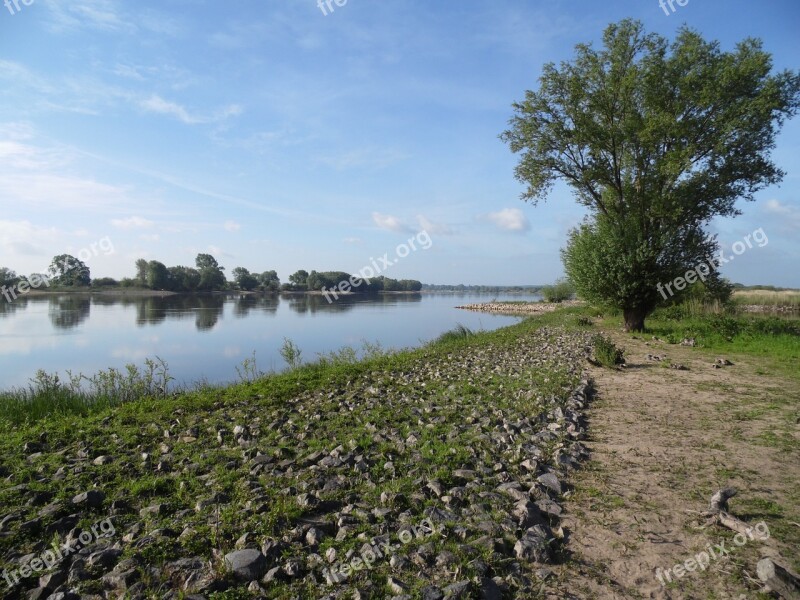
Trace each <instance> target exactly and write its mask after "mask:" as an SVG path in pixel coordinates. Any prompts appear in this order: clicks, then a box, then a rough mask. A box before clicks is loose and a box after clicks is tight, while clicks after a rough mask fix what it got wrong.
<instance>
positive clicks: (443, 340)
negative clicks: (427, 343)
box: [433, 323, 475, 344]
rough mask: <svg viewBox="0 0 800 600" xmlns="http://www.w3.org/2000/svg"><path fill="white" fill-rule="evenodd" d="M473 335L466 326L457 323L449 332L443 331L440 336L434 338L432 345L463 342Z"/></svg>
mask: <svg viewBox="0 0 800 600" xmlns="http://www.w3.org/2000/svg"><path fill="white" fill-rule="evenodd" d="M473 335H475V332H474V331H472V330H471V329H470V328H469V327H467V326H466V325H462V324H461V323H459V324H458V325H456V326H455V327H454V328H453V329H451V330H450V331H445V332H444V333H443V334H442V335H440V336H439V337H438V338H436V339H435V340H434V341H433V344H448V343H450V342H456V341H460V340H465V339H467V338H469V337H472V336H473Z"/></svg>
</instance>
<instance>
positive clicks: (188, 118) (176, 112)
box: [139, 94, 242, 125]
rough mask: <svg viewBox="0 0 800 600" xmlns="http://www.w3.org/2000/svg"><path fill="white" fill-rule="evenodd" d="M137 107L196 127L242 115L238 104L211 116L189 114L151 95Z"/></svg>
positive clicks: (174, 104)
mask: <svg viewBox="0 0 800 600" xmlns="http://www.w3.org/2000/svg"><path fill="white" fill-rule="evenodd" d="M139 106H140V107H141V108H143V109H144V110H146V111H148V112H153V113H156V114H160V115H169V116H173V117H175V118H176V119H178V120H179V121H181V122H182V123H186V124H187V125H198V124H201V123H218V122H220V121H225V120H226V119H228V118H230V117H238V116H239V115H241V114H242V107H241V106H239V105H238V104H230V105H228V106H225V107H223V108H221V109H219V110H218V111H216V112H215V113H214V115H212V116H201V115H195V114H191V113H190V112H189V111H188V110H187V109H186V108H184V107H183V106H181V105H180V104H177V103H175V102H170V101H169V100H164V98H162V97H161V96H159V95H158V94H153V95H151V96H150V97H149V98H147V99H146V100H142V101H141V102H140V103H139Z"/></svg>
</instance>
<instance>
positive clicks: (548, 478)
mask: <svg viewBox="0 0 800 600" xmlns="http://www.w3.org/2000/svg"><path fill="white" fill-rule="evenodd" d="M536 481H538V482H539V483H541V484H542V485H543V486H544V487H546V488H547V489H548V490H551V491H553V492H555V493H556V494H560V493H561V482H560V481H559V480H558V477H556V475H555V473H544V474H543V475H539V477H537V478H536Z"/></svg>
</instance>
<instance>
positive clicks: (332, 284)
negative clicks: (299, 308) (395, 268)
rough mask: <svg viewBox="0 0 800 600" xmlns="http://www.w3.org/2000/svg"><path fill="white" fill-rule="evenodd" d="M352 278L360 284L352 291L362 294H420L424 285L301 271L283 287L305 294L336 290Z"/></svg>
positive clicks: (328, 272)
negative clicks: (307, 292)
mask: <svg viewBox="0 0 800 600" xmlns="http://www.w3.org/2000/svg"><path fill="white" fill-rule="evenodd" d="M351 278H352V279H353V280H354V281H356V282H359V281H360V283H359V285H357V286H351V287H352V291H353V292H355V293H360V294H373V293H377V292H419V291H420V290H422V283H421V282H419V281H417V280H416V279H391V278H390V277H384V276H383V275H380V276H378V277H371V278H370V279H369V280H366V279H364V280H359V278H358V276H357V275H351V274H350V273H346V272H344V271H311V272H310V273H309V272H308V271H306V270H304V269H300V270H299V271H296V272H295V273H293V274H291V275H290V276H289V283H286V284H284V285H283V286H282V288H281V289H283V290H284V291H293V292H305V291H317V292H322V291H326V290H335V289H337V288H339V286H340V285H341V284H342V282H349V281H350V280H351Z"/></svg>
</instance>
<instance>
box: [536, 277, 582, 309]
mask: <svg viewBox="0 0 800 600" xmlns="http://www.w3.org/2000/svg"><path fill="white" fill-rule="evenodd" d="M542 297H543V298H544V300H545V302H555V303H560V302H564V301H565V300H572V299H573V298H574V297H575V286H574V285H572V282H570V281H569V280H567V279H559V280H558V281H556V282H555V284H553V285H546V286H544V287H543V288H542Z"/></svg>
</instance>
